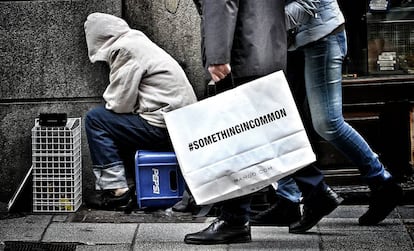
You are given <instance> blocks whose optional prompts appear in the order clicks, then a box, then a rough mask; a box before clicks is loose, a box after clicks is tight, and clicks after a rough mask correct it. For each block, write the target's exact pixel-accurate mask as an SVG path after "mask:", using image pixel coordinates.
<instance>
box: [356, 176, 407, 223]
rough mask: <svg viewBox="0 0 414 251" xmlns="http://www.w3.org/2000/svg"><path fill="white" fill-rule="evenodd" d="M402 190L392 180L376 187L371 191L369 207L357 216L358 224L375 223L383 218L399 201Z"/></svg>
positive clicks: (401, 196)
mask: <svg viewBox="0 0 414 251" xmlns="http://www.w3.org/2000/svg"><path fill="white" fill-rule="evenodd" d="M402 198H403V190H402V188H401V187H400V185H398V184H397V183H395V182H394V181H392V180H390V181H387V182H385V183H384V184H383V185H382V186H380V187H379V188H378V189H376V190H373V191H372V192H371V197H370V202H369V209H368V211H367V212H366V213H365V214H364V215H362V216H361V217H360V218H359V225H361V226H371V225H376V224H378V223H379V222H381V221H382V220H384V219H385V218H386V217H387V216H388V215H389V214H390V213H391V211H392V210H394V208H395V207H396V206H397V205H398V203H400V202H401V200H402Z"/></svg>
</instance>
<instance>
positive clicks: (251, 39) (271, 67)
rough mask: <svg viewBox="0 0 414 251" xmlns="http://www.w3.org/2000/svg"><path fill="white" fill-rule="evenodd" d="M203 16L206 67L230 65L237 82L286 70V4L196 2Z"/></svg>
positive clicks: (270, 0)
mask: <svg viewBox="0 0 414 251" xmlns="http://www.w3.org/2000/svg"><path fill="white" fill-rule="evenodd" d="M194 2H195V3H196V6H197V5H198V6H199V7H200V8H201V10H200V8H199V12H200V13H201V35H202V41H201V43H202V56H203V64H204V66H205V67H208V66H209V65H211V64H225V63H230V65H231V68H232V74H233V77H234V78H242V77H249V76H263V75H267V74H269V73H271V72H275V71H278V70H285V67H286V54H287V45H286V32H285V13H284V6H285V1H282V0H260V1H258V0H194Z"/></svg>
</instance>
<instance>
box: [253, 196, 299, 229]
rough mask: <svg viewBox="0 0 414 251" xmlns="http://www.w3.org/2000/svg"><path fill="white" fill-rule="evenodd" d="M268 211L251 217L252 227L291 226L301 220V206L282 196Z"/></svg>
mask: <svg viewBox="0 0 414 251" xmlns="http://www.w3.org/2000/svg"><path fill="white" fill-rule="evenodd" d="M277 198H278V199H277V201H276V202H275V203H274V204H273V205H272V206H271V207H269V208H268V209H266V210H264V211H262V212H260V213H258V214H256V215H254V216H251V217H250V225H252V226H289V225H290V224H292V223H293V222H297V221H299V220H300V205H299V203H294V202H292V201H290V200H288V199H285V198H283V197H281V196H277Z"/></svg>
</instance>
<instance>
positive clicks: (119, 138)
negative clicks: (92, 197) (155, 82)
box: [85, 106, 169, 190]
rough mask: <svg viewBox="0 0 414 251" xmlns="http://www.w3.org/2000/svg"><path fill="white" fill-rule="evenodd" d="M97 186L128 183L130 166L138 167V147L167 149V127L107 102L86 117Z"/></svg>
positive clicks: (101, 187) (122, 185)
mask: <svg viewBox="0 0 414 251" xmlns="http://www.w3.org/2000/svg"><path fill="white" fill-rule="evenodd" d="M85 131H86V136H87V138H88V144H89V150H90V154H91V159H92V164H93V172H94V175H95V177H96V183H95V187H96V189H97V190H106V189H116V188H125V187H128V184H127V178H126V176H127V175H126V167H129V168H134V155H135V152H136V151H137V150H138V149H154V150H156V149H166V148H168V147H169V137H168V133H167V130H166V129H164V128H158V127H155V126H152V125H150V124H148V123H147V122H146V121H145V120H144V119H142V118H141V117H140V116H139V115H138V114H120V113H114V112H112V111H110V110H107V109H105V107H103V106H99V107H96V108H94V109H92V110H90V111H89V112H88V113H87V114H86V117H85Z"/></svg>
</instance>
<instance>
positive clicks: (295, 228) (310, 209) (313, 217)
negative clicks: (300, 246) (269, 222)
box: [289, 187, 343, 234]
mask: <svg viewBox="0 0 414 251" xmlns="http://www.w3.org/2000/svg"><path fill="white" fill-rule="evenodd" d="M342 201H343V199H342V198H341V197H340V196H339V195H338V194H336V193H335V192H334V191H333V190H332V189H331V188H330V187H328V188H327V189H326V190H325V191H323V192H320V193H316V194H314V195H312V198H308V199H306V200H305V203H304V205H303V215H302V218H301V219H300V221H298V222H295V223H293V224H291V225H290V226H289V233H295V234H301V233H305V232H306V231H308V230H309V229H311V228H312V227H313V226H315V225H316V224H317V223H318V222H319V221H320V220H321V219H322V218H323V217H324V216H325V215H328V214H330V213H331V212H332V211H333V210H335V208H337V207H338V206H339V204H341V203H342Z"/></svg>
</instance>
